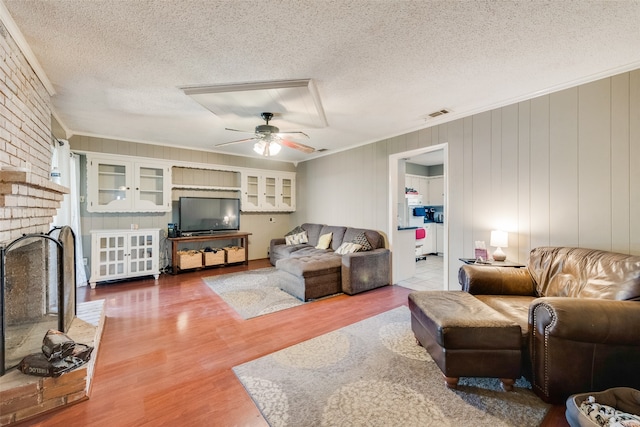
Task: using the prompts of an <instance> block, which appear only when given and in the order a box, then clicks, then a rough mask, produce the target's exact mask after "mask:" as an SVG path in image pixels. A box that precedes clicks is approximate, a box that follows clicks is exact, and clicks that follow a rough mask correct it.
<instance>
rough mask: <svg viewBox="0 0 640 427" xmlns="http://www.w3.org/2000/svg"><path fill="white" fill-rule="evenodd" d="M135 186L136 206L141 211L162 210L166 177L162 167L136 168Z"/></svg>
mask: <svg viewBox="0 0 640 427" xmlns="http://www.w3.org/2000/svg"><path fill="white" fill-rule="evenodd" d="M136 170H137V185H136V191H137V193H138V200H137V203H138V206H137V207H139V208H141V209H152V210H154V209H158V208H160V209H162V208H163V207H164V205H165V203H166V202H167V200H165V197H166V196H165V195H166V194H167V192H166V191H165V185H166V182H167V177H166V176H165V170H164V168H162V167H150V166H138V167H137V168H136Z"/></svg>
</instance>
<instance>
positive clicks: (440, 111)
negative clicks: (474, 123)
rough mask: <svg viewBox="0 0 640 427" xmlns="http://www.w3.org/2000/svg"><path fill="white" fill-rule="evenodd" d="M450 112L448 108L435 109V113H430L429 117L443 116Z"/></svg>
mask: <svg viewBox="0 0 640 427" xmlns="http://www.w3.org/2000/svg"><path fill="white" fill-rule="evenodd" d="M450 112H451V111H449V110H447V109H446V108H443V109H442V110H438V111H434V112H433V113H431V114H429V117H431V118H436V117H438V116H442V115H443V114H449V113H450Z"/></svg>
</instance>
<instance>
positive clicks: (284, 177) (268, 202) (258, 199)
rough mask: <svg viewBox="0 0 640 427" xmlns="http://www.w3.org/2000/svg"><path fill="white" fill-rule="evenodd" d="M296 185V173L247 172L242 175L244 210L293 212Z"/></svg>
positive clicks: (294, 208)
mask: <svg viewBox="0 0 640 427" xmlns="http://www.w3.org/2000/svg"><path fill="white" fill-rule="evenodd" d="M295 186H296V181H295V173H287V172H272V173H269V172H260V173H258V172H246V173H244V174H243V175H242V196H241V198H242V211H243V212H293V211H295V210H296V199H295Z"/></svg>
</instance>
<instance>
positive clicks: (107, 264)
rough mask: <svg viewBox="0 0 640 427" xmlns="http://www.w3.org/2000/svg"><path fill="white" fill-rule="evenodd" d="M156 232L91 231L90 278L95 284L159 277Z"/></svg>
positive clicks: (157, 234)
mask: <svg viewBox="0 0 640 427" xmlns="http://www.w3.org/2000/svg"><path fill="white" fill-rule="evenodd" d="M159 238H160V229H158V228H149V229H141V230H92V231H91V278H90V279H89V284H90V285H91V287H92V288H95V287H96V283H97V282H102V281H107V280H118V279H129V278H132V277H139V276H151V275H153V276H154V278H155V279H156V280H157V279H158V276H159V275H160V268H159V264H160V260H159Z"/></svg>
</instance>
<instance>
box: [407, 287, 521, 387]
mask: <svg viewBox="0 0 640 427" xmlns="http://www.w3.org/2000/svg"><path fill="white" fill-rule="evenodd" d="M409 309H410V310H411V327H412V329H413V332H414V333H415V335H416V338H417V339H418V340H419V341H420V343H421V344H422V345H423V346H424V347H425V348H426V349H427V351H428V352H429V354H430V355H431V357H432V358H433V360H434V361H435V362H436V364H437V365H438V367H440V369H441V370H442V372H443V373H444V375H445V376H447V377H461V376H470V377H497V378H512V379H515V378H517V377H519V376H520V369H521V367H520V365H521V359H520V358H521V351H520V350H521V332H520V326H518V324H517V323H515V322H513V321H511V320H509V319H507V318H506V317H504V316H503V315H502V314H500V313H498V312H497V311H495V310H494V309H492V308H491V307H489V306H487V305H486V304H484V303H482V302H481V301H479V300H478V299H477V298H475V297H474V296H473V295H471V294H468V293H466V292H462V291H421V292H412V293H410V294H409Z"/></svg>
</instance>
